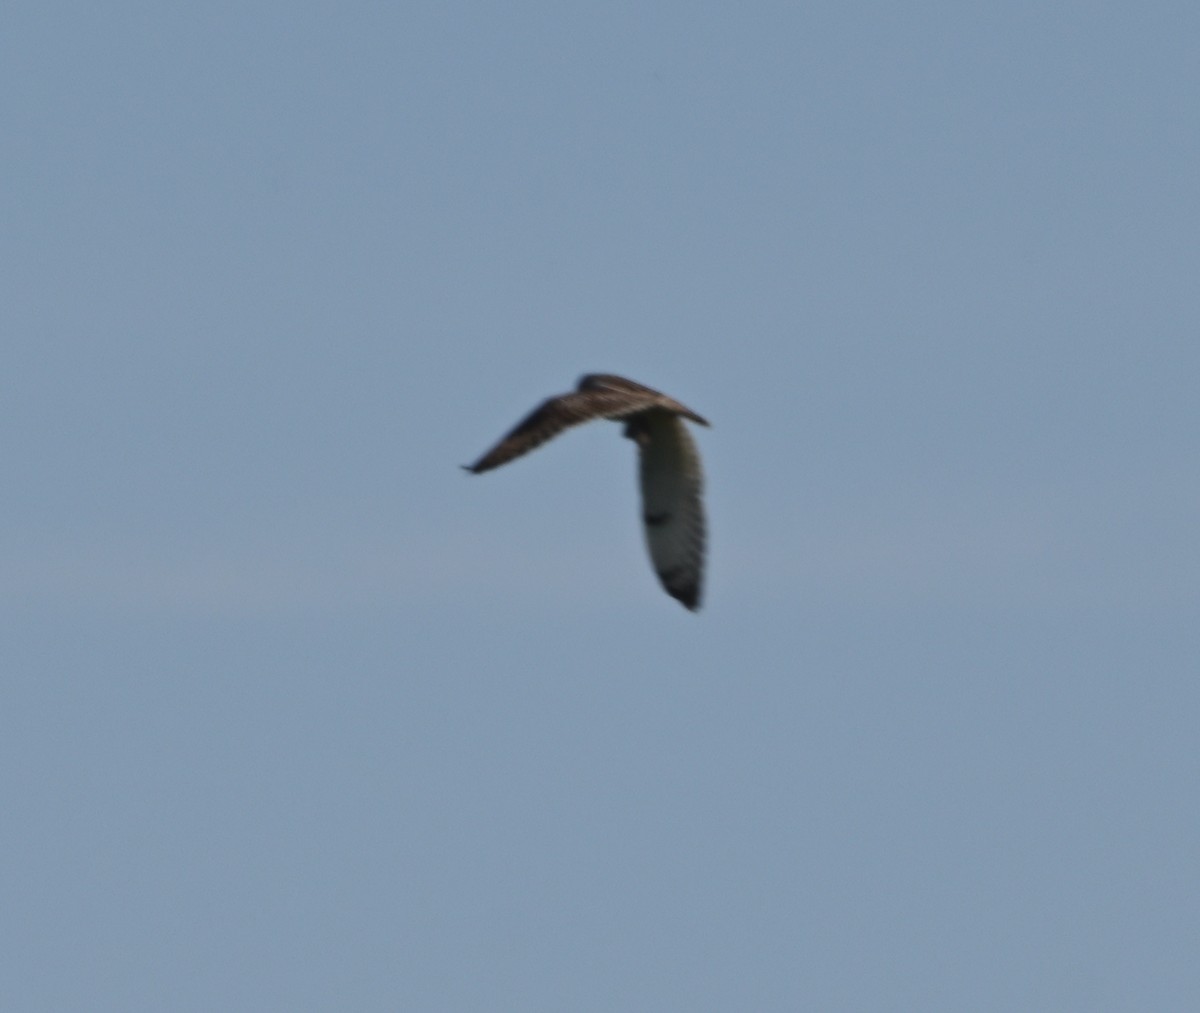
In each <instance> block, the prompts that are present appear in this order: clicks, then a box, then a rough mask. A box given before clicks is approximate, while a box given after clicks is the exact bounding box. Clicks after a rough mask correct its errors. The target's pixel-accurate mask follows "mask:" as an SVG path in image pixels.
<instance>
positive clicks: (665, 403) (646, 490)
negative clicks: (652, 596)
mask: <svg viewBox="0 0 1200 1013" xmlns="http://www.w3.org/2000/svg"><path fill="white" fill-rule="evenodd" d="M592 419H610V420H612V421H614V422H623V423H625V431H624V435H625V436H626V437H628V438H629V439H631V440H633V441H634V443H636V444H637V447H638V458H639V469H638V470H639V477H640V480H641V487H642V523H643V525H644V528H645V532H646V548H647V549H648V550H649V552H650V561H651V563H653V565H654V570H655V572H656V573H657V574H658V579H659V580H660V581H661V582H662V586H663V587H664V588H665V589H666V591H667V594H669V595H670V596H671V597H672V598H675V599H677V600H678V601H680V602H682V603H683V604H684V605H685V606H686V607H687V608H689V609H691V610H692V611H693V612H694V611H696V609H698V608H699V607H700V594H701V590H702V586H703V582H704V547H705V527H704V504H703V503H702V501H701V498H700V497H701V493H702V492H703V486H704V472H703V469H702V468H701V466H700V453H699V451H697V450H696V444H695V443H694V442H693V441H692V437H691V435H690V434H689V433H688V430H687V427H686V426H685V425H684V424H683V419H689V420H691V421H692V422H697V423H699V424H700V425H702V426H707V425H708V422H707V421H705V420H704V419H703V418H701V417H700V416H699V415H697V414H696V413H695V412H694V411H692V410H691V409H690V408H688V407H686V406H685V405H682V404H680V403H679V402H678V401H675V400H674V399H672V398H669V397H667V395H666V394H660V393H659V392H658V391H656V390H652V389H651V388H650V387H643V386H642V385H641V384H640V383H634V382H633V381H632V380H626V379H625V378H624V377H620V376H612V375H611V374H607V373H589V374H588V375H587V376H585V377H583V378H582V379H581V380H580V381H579V385H578V387H576V389H575V390H573V391H571V392H570V393H568V394H560V395H558V396H557V397H552V398H549V399H547V400H546V401H543V402H542V403H541V404H540V405H538V407H537V408H535V409H534V410H533V411H531V412H530V413H529V414H528V415H527V416H525V418H524V419H522V420H521V421H520V422H518V423H517V424H516V426H514V427H513V429H512V431H511V432H509V433H508V434H507V435H506V436H504V437H502V438H501V440H500V442H499V443H497V444H496V445H495V446H494V447H492V449H491V450H489V451H488V452H487V453H486V454H484V455H483V456H482V457H481V458H480V459H479V460H478V461H476V462H475V463H474V464H470V465H464V467H465V468H466V470H467V471H469V472H471V473H472V474H475V475H479V474H482V473H483V472H485V471H490V470H491V469H492V468H498V467H500V465H502V464H507V463H508V462H509V461H511V460H514V459H515V458H518V457H520V456H521V455H522V454H526V453H528V452H529V451H531V450H533V449H534V448H535V447H540V446H541V445H542V444H543V443H545V442H546V441H547V440H549V439H552V438H553V437H555V436H557V435H558V434H559V433H561V432H562V431H563V430H564V429H568V428H570V427H571V426H577V425H580V424H581V423H584V422H590V421H592Z"/></svg>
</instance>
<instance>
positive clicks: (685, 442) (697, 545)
mask: <svg viewBox="0 0 1200 1013" xmlns="http://www.w3.org/2000/svg"><path fill="white" fill-rule="evenodd" d="M638 422H639V425H640V427H641V430H642V433H643V434H644V436H643V438H641V439H639V440H638V449H639V462H638V465H639V467H638V470H639V474H640V479H641V486H642V522H643V525H644V529H645V533H646V548H647V549H648V550H649V553H650V561H651V563H653V564H654V571H655V572H656V573H657V574H658V579H659V580H660V581H661V582H662V586H663V587H664V588H666V591H667V594H669V595H670V596H671V597H672V598H676V599H678V600H679V601H680V602H682V603H683V604H684V605H685V606H687V607H688V608H689V609H691V610H692V611H695V610H696V609H698V608H699V607H700V596H701V593H702V591H703V585H704V549H705V525H704V502H703V500H702V499H701V496H702V494H703V491H704V471H703V468H702V467H701V464H700V454H699V452H698V451H697V450H696V444H695V442H694V441H693V440H692V437H691V435H690V434H689V433H688V431H687V426H686V425H684V423H683V421H682V420H681V419H680V418H679V416H678V415H676V414H673V413H670V412H667V411H662V410H651V411H648V412H645V413H644V414H642V415H641V416H639V419H638Z"/></svg>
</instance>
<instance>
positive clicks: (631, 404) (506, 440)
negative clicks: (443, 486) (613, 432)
mask: <svg viewBox="0 0 1200 1013" xmlns="http://www.w3.org/2000/svg"><path fill="white" fill-rule="evenodd" d="M661 396H662V395H659V394H656V392H654V391H649V390H647V391H646V392H642V391H629V390H610V389H598V390H579V391H572V392H571V393H570V394H563V395H561V396H560V397H552V398H550V399H549V400H546V401H543V402H542V403H541V404H540V405H538V407H537V408H535V409H534V410H533V411H531V412H530V413H529V414H528V415H526V416H525V418H523V419H522V420H521V421H520V422H518V423H517V424H516V425H515V426H514V427H513V429H512V430H511V431H510V432H509V433H507V434H506V435H505V436H504V437H503V438H502V439H501V440H500V442H499V443H497V444H496V445H495V446H494V447H492V449H491V450H489V451H488V452H487V453H486V454H484V455H483V456H482V457H481V458H480V459H479V460H478V461H476V462H475V463H474V464H470V465H466V466H465V467H466V469H467V471H470V472H474V473H475V474H476V475H478V474H480V473H481V472H484V471H490V470H491V469H492V468H498V467H500V465H502V464H507V463H508V462H509V461H511V460H513V459H514V458H517V457H520V456H521V455H522V454H527V453H529V451H531V450H533V449H534V448H536V447H540V446H541V445H542V444H543V443H545V442H546V441H547V440H550V439H553V438H554V437H555V436H557V435H558V434H559V433H561V432H562V431H563V430H564V429H569V428H570V427H571V426H577V425H580V424H582V423H584V422H590V421H592V420H593V419H619V418H623V417H624V416H626V415H630V414H633V413H635V412H638V411H641V410H642V409H644V408H647V407H648V406H650V405H652V404H655V403H656V400H655V399H656V398H657V397H661Z"/></svg>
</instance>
